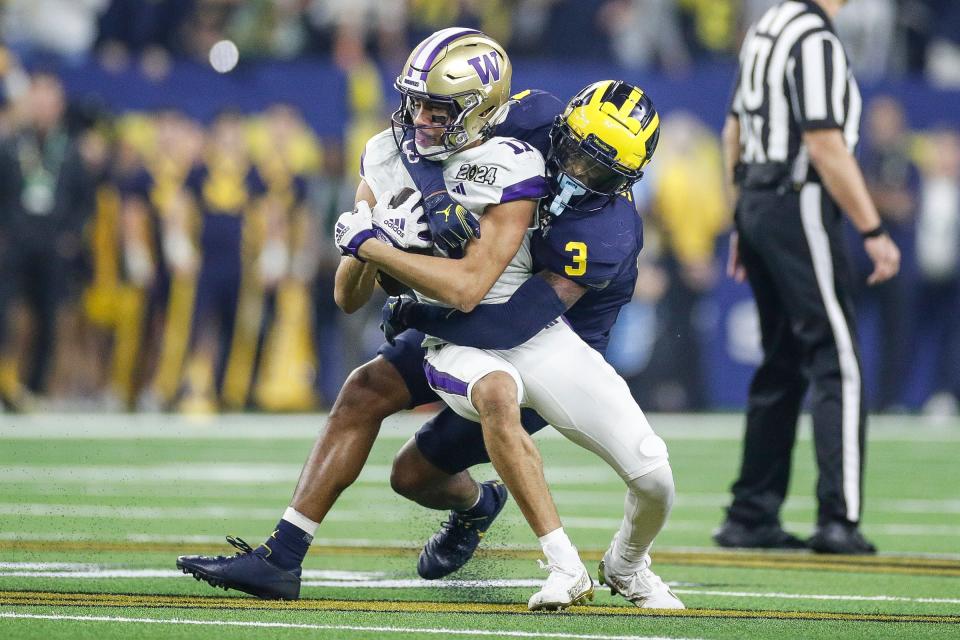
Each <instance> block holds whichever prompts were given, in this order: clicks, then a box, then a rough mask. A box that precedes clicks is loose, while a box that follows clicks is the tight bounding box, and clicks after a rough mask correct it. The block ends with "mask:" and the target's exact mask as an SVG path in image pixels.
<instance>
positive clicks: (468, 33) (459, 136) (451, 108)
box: [392, 27, 513, 160]
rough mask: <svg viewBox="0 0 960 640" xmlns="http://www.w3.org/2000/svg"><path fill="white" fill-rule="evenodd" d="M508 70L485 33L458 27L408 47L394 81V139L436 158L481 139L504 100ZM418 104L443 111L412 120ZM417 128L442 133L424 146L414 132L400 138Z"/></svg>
mask: <svg viewBox="0 0 960 640" xmlns="http://www.w3.org/2000/svg"><path fill="white" fill-rule="evenodd" d="M512 72H513V70H512V68H511V66H510V59H509V58H508V57H507V53H506V51H504V50H503V47H501V46H500V45H499V44H498V43H497V41H496V40H494V39H493V38H491V37H490V36H488V35H486V34H484V33H482V32H480V31H477V30H476V29H465V28H460V27H451V28H449V29H442V30H440V31H437V32H436V33H434V34H433V35H431V36H430V37H428V38H427V39H426V40H424V41H423V42H421V43H420V44H419V45H417V46H416V48H414V50H413V53H411V54H410V57H409V58H408V59H407V62H406V64H404V65H403V70H402V71H401V72H400V75H399V76H397V79H396V82H395V83H394V86H395V87H396V88H397V90H398V91H399V92H400V96H401V99H400V108H399V109H397V110H396V111H395V112H394V113H393V117H392V121H393V131H394V137H395V138H396V140H397V144H398V145H399V144H406V145H409V146H414V144H415V146H416V152H417V154H418V155H420V156H421V157H425V158H431V159H435V160H440V159H443V158H446V157H448V156H449V155H450V154H452V153H456V152H457V151H459V150H460V149H462V148H463V147H465V146H467V145H468V144H471V143H473V142H475V141H477V140H481V139H483V138H485V137H486V136H488V135H489V133H490V131H491V130H492V124H491V121H492V120H494V118H495V117H496V116H497V115H498V114H499V113H501V111H502V107H503V105H504V104H505V103H506V102H507V100H508V99H509V96H510V78H511V75H512ZM424 103H427V104H429V105H430V107H431V108H432V109H435V110H441V111H442V112H443V113H445V115H440V116H433V117H432V119H431V121H430V122H431V123H430V124H422V123H420V124H417V123H415V122H414V120H415V118H416V116H417V112H418V110H419V109H420V108H421V107H422V106H423V104H424ZM418 129H419V130H423V129H426V130H437V129H442V130H443V134H442V135H441V136H440V137H439V143H438V144H435V145H431V146H428V147H424V146H422V145H421V143H420V141H419V140H417V138H419V136H416V135H414V136H412V137H413V139H414V143H413V144H411V143H409V142H406V141H405V140H404V138H405V137H407V138H410V137H411V136H410V135H409V134H410V133H411V132H412V133H414V134H416V131H417V130H418ZM408 148H409V147H408Z"/></svg>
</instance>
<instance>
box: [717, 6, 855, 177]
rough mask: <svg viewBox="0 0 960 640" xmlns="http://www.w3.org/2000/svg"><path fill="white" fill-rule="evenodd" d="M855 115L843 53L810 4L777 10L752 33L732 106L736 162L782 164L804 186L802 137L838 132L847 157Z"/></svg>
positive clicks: (851, 83)
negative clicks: (737, 127)
mask: <svg viewBox="0 0 960 640" xmlns="http://www.w3.org/2000/svg"><path fill="white" fill-rule="evenodd" d="M861 107H862V101H861V98H860V90H859V88H858V87H857V83H856V80H854V78H853V74H852V73H851V71H850V67H849V65H848V64H847V55H846V52H845V51H844V50H843V45H842V44H841V43H840V40H839V39H838V38H837V34H836V32H835V31H834V29H833V24H832V23H831V22H830V18H829V17H828V16H827V14H826V13H824V11H823V9H821V8H820V6H819V5H817V4H816V3H815V2H813V1H812V0H788V1H787V2H782V3H780V4H779V5H776V6H774V7H772V8H770V9H769V10H768V11H767V12H766V13H765V14H763V17H761V18H760V19H759V20H758V21H757V22H756V23H755V24H753V25H752V26H751V27H750V29H749V31H748V32H747V36H746V38H745V39H744V41H743V46H742V47H741V49H740V68H739V70H738V71H737V77H736V83H735V85H734V90H733V96H732V99H731V104H730V113H731V115H733V116H735V117H737V118H738V119H739V121H740V162H742V163H744V164H745V165H753V164H767V163H778V164H784V165H785V168H787V169H789V171H790V173H791V176H792V178H793V181H794V182H796V183H800V182H804V181H806V180H807V177H808V175H809V172H810V170H811V168H810V161H809V156H808V154H807V150H806V147H805V146H804V144H803V139H802V134H803V132H804V131H809V130H812V129H829V128H837V129H841V130H842V131H843V136H844V139H845V141H846V143H847V147H848V148H849V149H850V150H851V151H853V148H854V147H855V146H856V144H857V140H858V139H859V135H860V132H859V128H860V110H861Z"/></svg>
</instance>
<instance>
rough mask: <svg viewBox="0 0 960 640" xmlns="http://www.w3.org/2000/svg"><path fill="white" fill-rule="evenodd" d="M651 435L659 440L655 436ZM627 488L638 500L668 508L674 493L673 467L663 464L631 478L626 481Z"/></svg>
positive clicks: (671, 503)
mask: <svg viewBox="0 0 960 640" xmlns="http://www.w3.org/2000/svg"><path fill="white" fill-rule="evenodd" d="M652 437H656V438H657V439H658V440H660V438H659V437H657V436H652ZM662 442H663V441H662V440H661V443H662ZM664 450H666V447H664ZM627 488H628V489H629V490H630V493H632V494H633V495H634V496H635V497H636V498H637V499H638V500H642V501H644V502H651V501H652V502H656V503H660V504H663V505H664V506H666V507H667V508H668V509H669V508H670V506H671V505H673V496H674V493H675V487H674V484H673V469H671V468H670V465H669V463H668V464H664V465H662V466H660V467H657V468H656V469H654V470H653V471H651V472H650V473H646V474H644V475H642V476H638V477H636V478H633V479H632V480H630V481H629V482H628V483H627Z"/></svg>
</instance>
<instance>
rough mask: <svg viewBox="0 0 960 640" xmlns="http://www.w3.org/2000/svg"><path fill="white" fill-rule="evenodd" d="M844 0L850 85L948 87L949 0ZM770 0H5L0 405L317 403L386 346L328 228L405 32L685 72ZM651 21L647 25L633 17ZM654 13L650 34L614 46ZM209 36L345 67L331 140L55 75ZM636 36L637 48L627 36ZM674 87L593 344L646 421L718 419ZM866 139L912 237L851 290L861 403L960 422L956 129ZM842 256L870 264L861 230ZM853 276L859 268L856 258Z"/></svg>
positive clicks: (279, 108)
mask: <svg viewBox="0 0 960 640" xmlns="http://www.w3.org/2000/svg"><path fill="white" fill-rule="evenodd" d="M854 3H857V4H861V5H863V6H862V7H861V8H860V9H858V10H857V11H853V10H851V11H847V12H844V14H843V15H846V16H850V17H855V18H856V20H855V21H854V22H856V24H849V25H847V26H846V27H844V25H842V24H841V25H838V26H839V27H841V28H847V29H848V31H847V33H846V35H845V40H846V41H847V42H851V43H852V44H851V56H852V57H853V58H854V60H855V61H857V60H858V59H859V60H860V64H861V67H862V68H861V71H859V72H858V76H859V75H860V74H861V73H863V68H865V67H864V66H863V65H866V67H870V66H871V65H874V66H875V67H876V68H874V69H873V71H872V72H870V71H869V70H868V71H867V75H868V76H869V74H870V73H875V74H877V75H884V74H889V73H894V72H898V71H903V72H904V73H910V72H917V71H922V72H924V73H925V78H926V79H933V81H934V82H940V83H941V84H943V85H945V86H949V85H950V82H951V81H950V74H951V73H953V72H955V71H956V70H957V69H960V63H957V64H952V63H948V64H944V62H943V61H944V60H948V61H949V60H950V59H951V56H953V55H955V54H956V44H955V42H954V40H955V39H956V38H958V37H960V11H958V10H960V3H950V2H941V1H939V0H899V1H896V2H895V1H893V0H889V1H888V0H851V4H854ZM770 4H772V0H710V1H709V2H708V1H699V0H675V1H668V0H635V1H630V0H602V1H601V0H595V1H594V0H585V1H583V2H566V1H562V0H492V1H490V2H472V1H469V0H464V1H461V2H452V3H436V2H426V1H418V0H411V1H410V2H394V1H390V0H382V1H374V0H350V1H349V2H345V1H342V0H259V1H258V0H251V1H248V2H236V1H233V0H163V1H156V2H140V1H135V0H31V1H29V2H28V1H20V0H8V2H6V3H4V5H3V7H2V9H0V19H2V25H3V41H4V43H5V47H4V48H0V77H2V80H3V82H2V86H3V92H2V93H3V99H4V100H3V105H2V109H0V275H2V277H0V401H2V404H3V406H4V408H5V409H6V410H8V411H11V410H30V409H44V408H53V409H56V408H67V407H69V408H78V407H80V408H89V409H115V410H183V411H195V412H210V411H235V410H245V409H260V410H270V411H302V410H312V409H318V408H326V407H329V405H330V403H331V402H332V401H333V399H334V398H335V397H336V394H337V392H338V390H339V388H340V386H341V384H342V383H343V381H344V379H345V378H346V376H347V374H348V373H349V371H350V370H351V369H352V368H353V367H355V366H356V365H357V364H359V363H361V362H363V361H364V360H366V359H368V358H369V357H370V356H371V355H372V354H373V353H374V352H375V350H376V347H377V346H378V345H379V344H380V342H381V340H382V336H381V335H380V332H379V330H378V329H377V323H378V321H379V305H378V304H376V303H373V304H371V305H368V306H367V307H366V308H365V309H363V310H361V311H360V312H358V313H356V314H353V315H349V316H348V315H345V314H343V313H342V312H340V311H339V310H338V309H337V308H336V306H335V305H334V302H333V295H332V289H333V275H334V272H335V269H336V265H337V263H338V260H339V256H338V255H336V252H335V250H334V247H333V243H332V242H331V241H330V231H331V227H332V223H333V221H334V220H335V219H336V217H337V215H339V213H340V212H341V211H344V210H347V209H349V208H351V207H352V203H353V195H354V190H355V188H356V183H357V180H358V178H357V176H358V168H359V157H360V152H361V150H362V147H363V144H364V143H365V141H366V140H367V139H368V138H369V137H370V136H371V135H373V134H375V133H376V132H378V131H379V130H381V129H383V128H384V127H385V126H386V123H387V122H388V114H389V112H390V111H391V110H392V107H393V104H392V103H393V99H392V98H391V97H390V96H387V95H385V93H384V90H383V86H384V84H383V80H382V77H381V74H380V71H379V70H378V68H377V65H376V64H374V60H377V61H379V62H380V63H382V66H383V67H385V68H391V64H392V63H396V60H397V59H400V58H403V57H404V56H405V55H406V53H407V47H408V46H409V45H410V44H411V43H412V42H415V41H416V39H417V38H419V37H421V36H422V35H425V34H426V33H429V32H431V31H433V30H434V29H435V28H437V27H438V26H447V25H449V24H454V23H456V24H464V25H474V26H479V27H481V28H483V29H484V30H486V31H488V32H489V33H491V34H493V35H495V36H497V37H499V38H501V39H502V40H503V41H505V42H508V43H510V44H509V47H508V50H510V51H511V53H513V52H517V55H518V56H519V55H523V54H526V55H529V56H534V57H535V56H547V57H549V58H551V59H554V58H556V59H560V58H563V57H565V56H569V55H576V56H578V57H583V58H595V59H597V60H598V61H599V62H605V63H606V62H610V61H611V60H616V61H619V62H620V63H622V64H624V65H627V66H628V67H629V66H634V67H637V66H639V67H643V68H655V69H657V70H659V71H660V72H664V73H668V74H671V73H682V72H683V69H684V68H685V66H686V65H688V64H690V62H691V60H696V61H698V62H702V61H704V60H707V61H709V60H711V59H714V58H716V59H726V58H730V57H731V56H732V55H733V54H732V52H733V50H734V48H735V46H736V44H737V43H738V42H739V40H740V36H741V34H740V30H741V29H742V25H743V24H746V23H747V22H748V21H749V20H752V19H753V18H754V17H755V16H756V14H757V13H759V12H760V11H762V10H764V9H765V8H766V7H768V6H769V5H770ZM641 9H642V12H643V13H642V15H643V16H646V17H647V18H649V16H651V15H654V16H659V17H658V18H657V19H656V20H653V19H650V20H646V21H645V20H640V19H639V18H638V16H640V15H641ZM931 12H934V13H931ZM933 15H936V19H933V17H932V16H933ZM51 17H55V19H54V20H52V21H51V20H50V18H51ZM661 17H662V18H663V19H662V20H661V19H660V18H661ZM631 20H633V22H631ZM640 23H644V24H646V26H644V24H640ZM584 25H591V27H590V29H593V30H594V32H592V33H591V35H590V37H585V36H584V35H583V34H584V33H586V32H587V30H586V28H585V27H584ZM630 25H632V26H630ZM650 25H658V26H659V27H661V29H660V31H661V33H656V34H647V35H646V36H644V37H633V38H627V37H626V35H628V34H630V33H646V32H645V31H643V29H647V30H649V29H650ZM877 25H881V26H882V25H886V27H883V28H880V27H878V26H877ZM951 25H952V26H951ZM577 29H579V35H577V36H574V35H572V34H573V33H574V32H575V30H577ZM630 29H639V30H640V31H635V32H631V31H630ZM672 29H676V31H673V32H672V31H671V30H672ZM858 29H859V30H860V31H858ZM864 29H867V30H864ZM869 29H875V31H869ZM618 30H619V31H618ZM671 33H673V34H674V35H676V34H682V37H681V36H678V37H676V38H673V37H672V36H671V35H670V34H671ZM858 33H860V36H861V37H859V38H858V36H857V34H858ZM618 34H619V35H618ZM867 34H871V35H870V37H867ZM885 34H886V35H885ZM620 36H623V37H620ZM223 37H230V38H232V39H234V40H235V41H236V42H237V43H238V45H239V46H240V48H241V50H242V51H243V53H242V54H241V55H242V58H243V59H245V58H247V57H249V56H250V55H254V56H266V57H270V58H292V57H298V56H308V55H319V56H331V57H332V58H333V59H334V60H335V61H337V62H338V63H339V66H340V68H341V69H343V70H344V73H345V76H346V95H345V102H346V104H347V108H348V112H349V114H350V115H349V118H348V119H347V120H346V121H345V122H344V123H343V127H342V130H341V131H339V132H338V134H337V136H336V137H335V138H320V137H318V136H317V135H316V133H315V132H314V131H313V130H312V129H311V128H310V127H309V126H308V125H307V124H306V122H305V120H304V117H303V114H301V113H299V112H298V111H297V110H296V108H294V107H292V106H291V105H289V104H284V103H278V104H274V105H272V106H270V107H269V108H266V109H265V110H263V111H262V112H261V113H253V114H251V113H246V114H240V113H238V112H234V111H231V110H229V109H225V110H223V111H222V112H221V113H220V114H219V115H218V116H217V117H216V118H215V119H214V120H213V121H212V122H204V123H201V122H197V121H195V120H193V119H191V118H190V117H189V116H187V115H186V114H185V113H183V112H181V111H180V110H178V109H177V102H176V101H177V96H176V95H172V96H171V97H170V103H169V105H168V106H167V107H166V108H162V109H159V110H156V111H153V112H124V113H113V112H111V110H110V109H109V108H108V107H107V106H105V105H104V104H102V103H101V104H99V105H97V106H92V105H91V104H90V103H88V102H84V101H80V102H77V103H72V104H68V103H67V101H66V98H65V94H64V90H63V86H62V84H61V81H60V79H59V78H58V77H57V74H56V73H55V72H53V71H51V70H52V69H56V68H58V66H59V65H64V64H67V65H69V64H71V63H72V62H76V61H83V60H88V59H89V58H90V57H91V56H96V57H97V59H98V61H99V63H100V64H101V65H103V66H105V67H106V68H108V69H110V68H113V69H121V68H124V67H129V66H137V67H139V68H140V70H141V71H142V72H143V73H144V74H145V75H146V76H147V77H152V78H157V77H161V76H163V75H164V74H167V73H170V72H171V60H172V59H180V58H184V57H186V58H191V57H192V58H196V59H205V58H206V55H207V53H208V51H209V48H210V45H212V44H213V42H215V41H217V40H219V39H221V38H223ZM885 38H886V39H885ZM641 42H642V43H645V45H644V46H648V45H649V49H648V50H644V51H637V50H636V47H637V46H638V43H641ZM877 43H882V47H881V49H882V50H881V51H879V52H878V51H873V50H872V49H871V47H874V46H875V45H877ZM631 47H633V49H631ZM21 59H22V60H24V61H31V62H30V64H29V65H27V66H29V67H30V68H32V69H34V71H33V72H32V73H30V74H28V73H27V72H25V71H23V70H22V66H21V65H20V63H19V61H20V60H21ZM51 60H52V61H53V63H50V61H51ZM391 61H392V62H391ZM877 65H879V66H877ZM937 65H940V66H942V67H944V68H945V69H946V71H945V72H943V73H940V72H937V71H935V70H932V67H933V66H937ZM560 97H561V99H565V98H566V96H560ZM108 102H109V100H108ZM668 102H669V101H668V100H666V99H663V100H661V101H660V102H658V107H660V110H661V113H662V114H664V119H663V125H662V126H663V135H662V136H661V144H660V146H659V148H658V151H657V157H656V159H655V160H654V162H653V163H652V164H651V167H650V169H649V170H648V171H647V173H646V176H645V178H644V179H643V180H642V181H641V182H640V183H638V185H637V187H636V192H635V196H636V202H637V204H638V209H639V211H640V213H641V215H643V216H644V220H645V248H644V251H643V253H642V254H641V276H640V278H639V280H638V285H637V291H636V295H635V299H634V301H633V303H632V304H630V305H627V306H626V307H625V308H624V310H623V311H622V313H621V316H620V319H619V321H618V323H617V325H616V327H615V329H614V335H613V336H612V339H611V346H610V350H609V357H610V359H611V361H612V363H613V364H614V366H615V367H616V368H617V369H618V370H619V371H620V372H621V373H622V374H623V375H624V377H625V378H627V380H628V382H629V383H630V386H631V389H632V391H633V393H634V394H635V395H636V396H637V399H638V401H639V402H640V403H641V406H643V407H644V408H645V409H648V410H661V411H681V410H703V409H711V408H715V407H714V406H713V403H712V401H711V393H710V389H709V388H708V387H709V380H710V378H711V376H712V377H713V378H716V377H717V375H716V372H715V371H710V370H708V367H710V366H711V363H712V362H715V361H716V358H711V357H710V354H708V353H707V351H709V350H710V349H711V348H714V347H715V345H713V346H711V342H710V340H711V338H710V336H709V335H708V333H709V331H708V329H707V326H708V325H711V323H712V324H713V325H716V324H717V319H716V318H715V317H711V316H712V315H716V313H715V309H716V304H714V303H715V301H716V297H717V292H718V291H720V290H722V289H723V288H724V287H729V286H731V285H730V283H729V282H726V281H725V280H724V276H723V256H724V253H725V249H726V235H727V233H728V231H729V228H730V226H731V212H729V211H727V210H726V209H725V206H724V204H723V202H724V199H723V196H722V174H721V160H720V150H719V143H718V139H717V136H716V133H715V132H714V131H713V130H712V129H711V128H710V127H708V126H707V125H706V124H704V122H703V121H702V120H700V119H699V118H698V116H697V115H694V114H692V113H687V112H681V111H678V110H670V105H669V104H668ZM718 118H719V115H718ZM862 131H863V140H862V142H861V145H860V148H859V156H860V160H861V163H862V166H863V167H864V172H865V175H866V177H867V180H868V183H869V187H870V189H871V192H872V194H873V197H874V199H875V201H876V202H877V205H878V207H879V209H880V212H881V215H882V216H883V218H884V221H885V223H886V225H887V226H888V228H890V230H891V233H892V234H893V236H894V238H895V240H896V241H897V243H898V244H899V245H900V247H901V248H902V249H903V250H904V268H903V271H902V274H901V276H900V277H898V278H896V279H894V280H893V281H892V282H890V283H887V284H885V285H883V286H881V287H877V288H867V287H865V286H862V287H861V289H860V290H859V291H858V300H857V303H858V305H860V306H861V307H862V308H861V311H868V312H869V313H867V314H866V315H865V314H863V313H861V317H868V318H871V319H874V318H875V319H876V324H877V327H876V330H875V331H873V332H864V333H863V334H862V335H863V339H864V344H863V345H862V346H863V351H864V353H868V354H870V355H871V357H872V358H873V359H875V360H876V367H875V369H876V372H877V375H876V378H877V380H876V385H875V389H871V394H870V398H869V399H870V402H871V405H872V406H871V408H872V409H875V410H893V411H896V410H902V409H904V408H905V406H906V405H908V404H909V405H910V408H914V407H916V406H918V404H917V402H916V401H913V402H911V403H908V402H907V400H906V399H905V391H906V386H907V385H908V382H909V381H910V380H911V379H913V378H915V377H917V376H920V377H922V378H923V379H924V380H929V384H928V385H926V388H927V389H928V391H927V392H925V393H926V397H924V398H922V399H921V400H920V403H921V404H923V406H924V409H925V410H928V411H930V412H931V413H936V414H951V413H956V412H957V404H958V402H957V399H958V398H960V323H958V322H956V318H957V317H960V138H958V134H957V131H956V127H955V126H954V127H953V128H951V127H948V126H942V127H934V128H932V129H929V130H924V131H914V130H912V129H911V127H910V123H909V122H908V121H907V119H906V117H905V115H904V112H903V108H902V106H901V105H900V103H899V102H898V101H897V99H896V98H895V97H890V96H881V97H878V98H876V99H874V100H873V101H871V102H869V103H868V104H867V105H866V106H865V110H864V126H863V129H862ZM691 185H695V188H691ZM851 246H852V251H851V255H852V256H853V258H854V260H855V261H857V260H860V261H864V260H865V257H864V256H863V255H862V249H861V248H860V247H859V243H857V242H856V241H855V238H854V239H852V243H851ZM855 267H856V268H857V271H858V273H859V274H861V275H863V277H861V278H859V280H858V281H859V282H862V281H863V280H864V279H865V274H866V272H867V266H866V264H865V263H862V264H855ZM711 310H713V311H711ZM755 338H756V335H751V336H748V337H746V338H744V337H743V336H736V339H737V340H744V339H746V340H747V341H749V340H750V339H755ZM921 338H922V339H921ZM731 339H732V338H731ZM924 340H925V341H926V342H930V341H931V340H932V341H933V343H934V344H935V345H936V348H935V350H934V351H935V352H934V353H933V354H932V356H930V357H928V358H921V357H918V354H919V353H920V352H921V351H922V349H920V348H919V346H918V345H920V343H921V342H923V341H924ZM715 342H716V339H714V343H715ZM678 354H681V355H679V356H678Z"/></svg>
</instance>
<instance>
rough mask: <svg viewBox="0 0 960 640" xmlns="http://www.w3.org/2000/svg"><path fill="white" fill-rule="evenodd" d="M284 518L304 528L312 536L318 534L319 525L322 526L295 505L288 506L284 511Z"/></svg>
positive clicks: (299, 527)
mask: <svg viewBox="0 0 960 640" xmlns="http://www.w3.org/2000/svg"><path fill="white" fill-rule="evenodd" d="M282 519H283V520H286V521H287V522H289V523H290V524H292V525H293V526H295V527H297V528H298V529H303V530H304V531H305V532H306V533H307V534H308V535H310V537H311V538H312V537H313V536H315V535H316V533H317V527H319V526H320V523H319V522H314V521H313V520H311V519H310V518H308V517H307V516H305V515H303V514H302V513H300V512H299V511H297V510H296V509H294V508H293V507H287V510H286V511H284V512H283V518H282Z"/></svg>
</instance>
